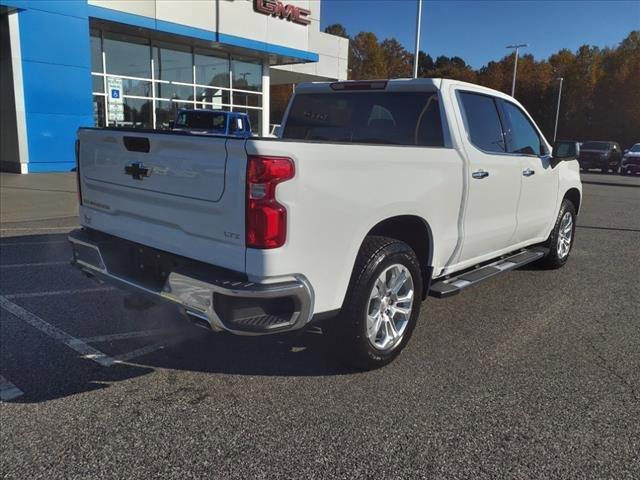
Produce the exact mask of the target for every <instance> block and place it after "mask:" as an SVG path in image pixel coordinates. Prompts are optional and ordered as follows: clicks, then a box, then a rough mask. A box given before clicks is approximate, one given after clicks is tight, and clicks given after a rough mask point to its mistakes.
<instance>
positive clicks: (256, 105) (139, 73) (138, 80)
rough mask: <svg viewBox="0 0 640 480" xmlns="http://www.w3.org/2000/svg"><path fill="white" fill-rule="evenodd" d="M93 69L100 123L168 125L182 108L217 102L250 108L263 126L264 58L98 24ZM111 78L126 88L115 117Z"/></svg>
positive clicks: (93, 33)
mask: <svg viewBox="0 0 640 480" xmlns="http://www.w3.org/2000/svg"><path fill="white" fill-rule="evenodd" d="M91 75H92V83H93V104H94V123H95V125H96V126H106V125H108V126H122V127H136V128H158V129H167V128H169V126H170V122H171V121H172V120H174V119H175V117H176V114H177V112H178V110H179V109H181V108H211V109H216V110H226V111H230V110H233V111H239V112H243V113H247V114H248V115H249V117H250V119H251V124H252V127H253V131H254V132H256V133H257V132H260V123H261V120H262V114H261V110H262V62H261V61H259V60H251V59H239V58H233V59H231V58H230V56H229V55H228V54H225V53H223V52H220V51H214V50H207V49H203V48H193V47H191V46H189V45H180V44H174V43H167V42H164V41H162V42H161V41H157V42H156V41H152V40H151V39H147V38H142V37H136V36H133V35H124V34H120V33H113V32H107V31H101V30H99V29H92V30H91ZM110 82H111V83H112V84H113V83H114V82H115V84H116V85H121V89H122V91H121V94H122V100H121V101H120V100H118V102H121V106H120V103H119V104H118V106H117V107H115V106H114V107H113V108H112V110H111V113H112V115H111V120H110V119H109V118H110V115H109V114H110V111H109V110H110V109H109V106H110V103H109V99H108V95H107V87H108V85H109V83H110ZM112 105H113V104H112ZM116 108H117V109H118V110H117V112H118V113H115V114H114V113H113V112H114V109H116Z"/></svg>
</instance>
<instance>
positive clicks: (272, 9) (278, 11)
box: [253, 0, 311, 25]
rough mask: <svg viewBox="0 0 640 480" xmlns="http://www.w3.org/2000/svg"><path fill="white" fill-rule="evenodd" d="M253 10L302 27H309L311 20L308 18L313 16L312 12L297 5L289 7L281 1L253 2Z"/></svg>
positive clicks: (254, 0) (262, 0)
mask: <svg viewBox="0 0 640 480" xmlns="http://www.w3.org/2000/svg"><path fill="white" fill-rule="evenodd" d="M253 9H254V10H255V11H256V12H259V13H264V14H265V15H271V16H272V17H279V18H282V19H284V20H289V21H290V22H293V23H298V24H300V25H309V24H310V23H311V20H309V19H308V18H307V17H308V16H309V15H311V10H307V9H306V8H300V7H296V6H295V5H287V4H284V3H282V2H281V1H279V0H253Z"/></svg>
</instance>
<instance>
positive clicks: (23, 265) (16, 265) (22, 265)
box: [0, 261, 69, 268]
mask: <svg viewBox="0 0 640 480" xmlns="http://www.w3.org/2000/svg"><path fill="white" fill-rule="evenodd" d="M54 265H69V262H68V261H67V262H39V263H10V264H8V265H0V268H28V267H49V266H54Z"/></svg>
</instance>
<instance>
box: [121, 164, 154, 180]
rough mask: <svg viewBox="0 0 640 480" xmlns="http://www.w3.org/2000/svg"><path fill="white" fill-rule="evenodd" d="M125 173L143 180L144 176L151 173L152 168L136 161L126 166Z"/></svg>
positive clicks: (135, 178)
mask: <svg viewBox="0 0 640 480" xmlns="http://www.w3.org/2000/svg"><path fill="white" fill-rule="evenodd" d="M124 173H125V175H131V177H132V178H133V179H134V180H142V179H143V178H144V177H148V176H149V175H151V169H150V168H147V167H145V166H144V164H142V163H140V162H134V163H132V164H131V165H127V166H125V167H124Z"/></svg>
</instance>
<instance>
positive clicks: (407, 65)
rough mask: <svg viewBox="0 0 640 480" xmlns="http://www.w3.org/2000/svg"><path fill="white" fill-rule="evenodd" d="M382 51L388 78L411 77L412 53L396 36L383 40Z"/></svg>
mask: <svg viewBox="0 0 640 480" xmlns="http://www.w3.org/2000/svg"><path fill="white" fill-rule="evenodd" d="M381 47H382V53H383V55H384V62H385V68H386V74H385V77H386V78H409V77H411V65H412V61H411V54H410V53H409V52H407V50H406V49H405V48H404V47H403V46H402V44H401V43H400V42H398V41H397V40H396V39H395V38H387V39H386V40H385V41H384V42H382V45H381Z"/></svg>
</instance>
